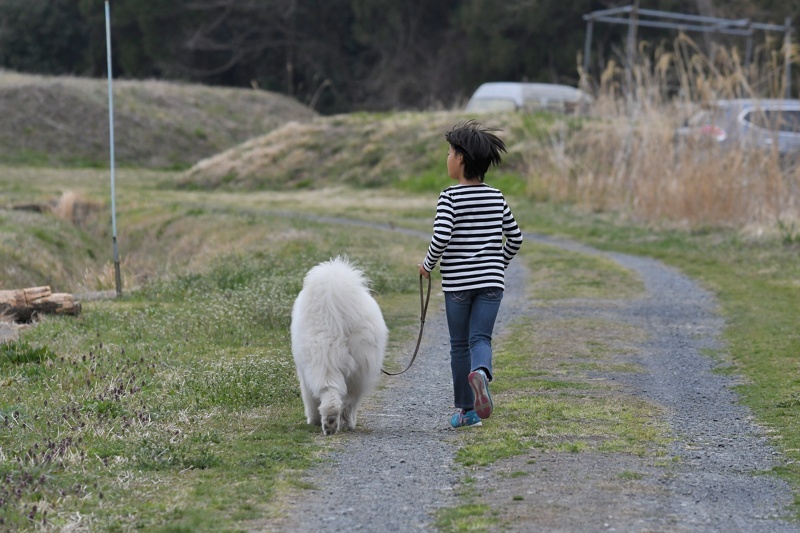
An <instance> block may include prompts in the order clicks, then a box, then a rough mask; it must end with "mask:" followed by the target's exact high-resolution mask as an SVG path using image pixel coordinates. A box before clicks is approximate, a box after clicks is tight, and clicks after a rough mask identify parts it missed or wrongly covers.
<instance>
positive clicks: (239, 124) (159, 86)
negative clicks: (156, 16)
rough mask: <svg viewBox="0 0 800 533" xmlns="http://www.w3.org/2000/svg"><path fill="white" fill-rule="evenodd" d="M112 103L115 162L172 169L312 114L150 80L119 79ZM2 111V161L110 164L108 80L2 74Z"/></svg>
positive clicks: (287, 102)
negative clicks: (114, 130) (43, 104)
mask: <svg viewBox="0 0 800 533" xmlns="http://www.w3.org/2000/svg"><path fill="white" fill-rule="evenodd" d="M41 102H47V103H48V104H47V105H46V106H42V105H40V103H41ZM114 108H115V109H114V111H115V112H114V118H115V129H116V131H118V132H119V135H117V139H118V142H117V143H116V146H115V148H116V150H115V154H116V161H117V163H118V164H119V165H120V166H125V167H140V168H142V167H143V168H161V169H175V170H179V169H186V168H188V167H190V166H191V165H193V164H195V163H196V162H197V161H199V160H201V159H203V158H205V157H209V156H211V155H213V154H214V153H216V152H219V151H220V150H225V149H227V148H231V147H232V146H235V145H237V144H239V143H241V142H244V141H245V140H247V139H249V138H251V137H254V136H257V135H263V134H265V133H268V132H269V131H272V130H274V129H276V128H278V127H280V126H281V125H283V124H285V123H286V122H289V121H292V120H299V121H308V120H311V119H313V117H314V116H315V115H316V113H315V112H313V111H312V110H311V109H309V108H307V107H305V106H303V105H302V104H300V103H298V102H297V101H295V100H293V99H292V98H290V97H287V96H284V95H280V94H277V93H269V92H267V91H258V90H244V89H230V88H215V87H204V86H201V85H191V84H181V83H169V82H165V81H155V80H149V81H133V80H116V81H115V83H114ZM166 110H168V112H167V111H166ZM0 114H2V116H3V117H4V128H3V130H2V131H0V145H1V146H3V150H2V151H0V163H2V164H4V165H26V166H34V167H40V168H45V167H54V166H66V167H73V168H77V167H92V168H103V167H107V166H108V128H107V127H106V126H107V124H108V97H107V82H106V81H105V80H102V79H89V78H76V77H69V76H61V77H46V76H34V75H27V74H18V73H14V72H4V73H3V77H2V80H0Z"/></svg>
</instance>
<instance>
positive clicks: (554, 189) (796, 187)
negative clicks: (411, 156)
mask: <svg viewBox="0 0 800 533" xmlns="http://www.w3.org/2000/svg"><path fill="white" fill-rule="evenodd" d="M641 48H642V51H643V52H644V51H646V46H645V45H643V46H642V47H641ZM674 49H675V51H674V52H668V51H666V50H665V49H663V48H662V49H659V50H657V51H656V52H655V53H654V54H653V56H652V57H653V58H654V59H653V60H650V61H648V60H644V61H643V62H642V63H640V64H638V65H637V66H636V67H635V68H633V69H632V72H631V74H630V76H631V79H632V80H633V83H634V85H633V86H632V89H631V90H630V91H626V90H625V88H626V74H625V73H624V72H623V70H622V69H621V67H620V66H619V65H617V64H615V63H613V62H611V63H609V64H608V66H607V68H606V70H605V71H604V72H603V73H602V75H601V76H600V79H599V80H598V84H599V91H598V93H599V94H598V98H597V101H596V104H595V108H594V110H593V116H594V119H595V120H587V121H585V122H583V123H582V125H581V126H580V127H579V128H577V129H575V128H573V129H570V128H569V127H568V124H567V123H566V122H560V123H558V124H557V125H556V127H555V128H554V129H553V130H552V131H551V134H550V140H549V142H547V143H544V144H543V145H542V146H541V147H540V148H539V149H538V150H536V151H535V152H533V153H531V154H530V156H529V157H528V162H529V166H528V168H529V172H528V179H529V190H530V192H531V193H532V194H533V195H534V196H536V197H539V198H543V199H550V200H556V201H562V202H574V203H577V204H579V205H581V206H584V207H586V208H588V209H590V210H593V211H605V210H617V211H624V212H627V213H630V214H632V215H633V216H634V217H636V218H637V219H639V220H644V221H650V222H667V223H669V224H678V225H682V226H687V227H697V226H709V225H710V226H717V227H752V226H755V227H761V228H764V227H771V228H774V227H775V226H776V224H787V222H788V221H794V220H797V219H798V217H800V197H799V196H800V173H798V169H797V168H795V167H793V166H790V165H786V164H781V162H780V158H779V156H778V154H777V153H776V152H769V151H756V150H753V151H747V152H745V151H741V150H735V149H732V150H721V149H720V148H719V147H717V146H711V145H692V146H690V145H687V144H685V143H684V144H679V143H676V139H675V136H674V132H675V129H676V128H677V127H679V126H681V125H682V122H683V121H684V120H685V119H686V118H688V117H689V115H690V114H691V112H692V111H694V110H697V109H698V106H701V105H704V104H707V103H709V102H713V101H714V100H715V99H721V98H742V97H757V96H761V97H775V96H777V95H779V94H780V92H781V89H782V85H781V83H779V73H780V72H781V65H780V64H779V63H776V62H774V57H775V56H774V55H773V56H771V57H772V58H773V63H768V64H761V65H760V66H759V65H758V64H754V66H753V67H752V68H751V71H750V73H749V76H748V75H747V74H748V73H746V72H745V69H744V68H743V66H742V64H741V59H740V58H739V57H738V55H737V54H736V52H735V51H726V50H724V49H718V50H717V53H716V55H715V57H714V58H713V59H710V58H708V57H706V56H703V55H702V54H700V53H699V52H698V50H697V47H696V46H695V44H694V43H693V42H692V41H691V40H690V39H688V38H687V37H685V36H680V37H679V38H678V39H677V40H676V42H675V48H674ZM748 80H755V81H754V82H753V83H752V84H751V83H750V82H749V81H748ZM676 85H677V87H678V88H679V90H678V91H677V92H678V94H679V95H680V96H678V97H675V96H673V93H674V92H675V88H676Z"/></svg>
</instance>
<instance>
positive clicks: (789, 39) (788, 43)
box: [783, 17, 792, 98]
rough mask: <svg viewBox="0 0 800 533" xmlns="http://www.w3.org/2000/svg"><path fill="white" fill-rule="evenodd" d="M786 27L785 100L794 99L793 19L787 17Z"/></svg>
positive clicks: (784, 39)
mask: <svg viewBox="0 0 800 533" xmlns="http://www.w3.org/2000/svg"><path fill="white" fill-rule="evenodd" d="M784 24H785V27H786V33H785V34H784V36H783V47H784V49H785V51H784V53H785V54H786V58H785V59H784V65H783V76H784V79H785V80H786V82H785V83H786V93H785V94H786V96H785V98H791V97H792V19H791V17H786V20H785V21H784Z"/></svg>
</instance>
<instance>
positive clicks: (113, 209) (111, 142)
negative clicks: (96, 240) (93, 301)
mask: <svg viewBox="0 0 800 533" xmlns="http://www.w3.org/2000/svg"><path fill="white" fill-rule="evenodd" d="M106 55H107V57H108V146H109V151H110V167H111V239H112V242H113V245H114V281H115V283H116V287H117V296H122V276H121V275H120V271H119V250H118V249H117V203H116V194H115V191H114V181H115V180H114V167H115V162H114V91H113V81H112V72H111V10H110V8H109V5H108V0H106Z"/></svg>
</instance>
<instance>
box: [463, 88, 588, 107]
mask: <svg viewBox="0 0 800 533" xmlns="http://www.w3.org/2000/svg"><path fill="white" fill-rule="evenodd" d="M590 102H591V97H590V96H589V95H588V94H586V93H584V92H583V91H581V90H580V89H577V88H575V87H571V86H569V85H559V84H553V83H520V82H510V81H507V82H490V83H484V84H483V85H481V86H480V87H478V89H477V90H476V91H475V92H474V93H473V95H472V97H471V98H470V99H469V102H467V106H466V108H465V110H466V111H469V112H473V113H483V112H492V111H494V112H498V111H523V110H524V111H531V110H536V109H549V110H555V111H573V110H575V109H576V108H577V107H579V106H581V105H585V104H588V103H590Z"/></svg>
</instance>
